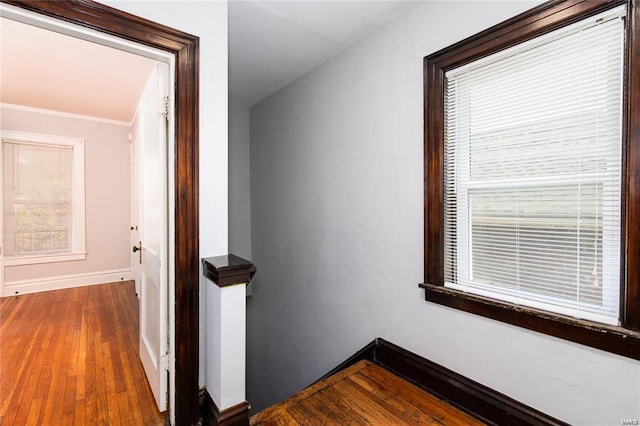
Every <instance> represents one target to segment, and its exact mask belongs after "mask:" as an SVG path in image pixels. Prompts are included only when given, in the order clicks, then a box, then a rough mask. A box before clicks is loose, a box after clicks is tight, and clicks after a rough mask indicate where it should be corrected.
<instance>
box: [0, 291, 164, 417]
mask: <svg viewBox="0 0 640 426" xmlns="http://www.w3.org/2000/svg"><path fill="white" fill-rule="evenodd" d="M0 424H2V425H7V426H9V425H40V424H46V425H57V424H80V425H82V424H98V425H128V424H135V425H163V424H165V420H164V415H162V414H160V413H159V412H158V410H157V408H156V405H155V402H154V400H153V395H152V394H151V390H150V389H149V386H148V384H147V381H146V378H145V374H144V371H143V369H142V365H141V363H140V360H139V357H138V299H137V297H136V296H135V293H134V283H133V282H132V281H126V282H117V283H111V284H103V285H94V286H87V287H78V288H73V289H67V290H59V291H52V292H44V293H35V294H28V295H23V296H16V297H6V298H3V299H0Z"/></svg>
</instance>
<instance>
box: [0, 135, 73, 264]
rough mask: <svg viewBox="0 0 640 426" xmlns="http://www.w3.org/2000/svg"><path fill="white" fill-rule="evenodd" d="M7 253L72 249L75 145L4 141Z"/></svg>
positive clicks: (5, 235)
mask: <svg viewBox="0 0 640 426" xmlns="http://www.w3.org/2000/svg"><path fill="white" fill-rule="evenodd" d="M3 157H4V165H3V179H4V184H3V191H4V194H3V200H4V247H5V254H6V255H8V256H11V255H25V254H35V253H60V252H67V251H71V249H72V230H73V226H72V225H73V224H72V219H73V214H72V213H73V211H72V207H73V206H72V200H73V197H72V172H73V149H72V148H71V147H69V146H55V145H41V144H37V143H20V142H11V141H3Z"/></svg>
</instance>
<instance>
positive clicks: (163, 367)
mask: <svg viewBox="0 0 640 426" xmlns="http://www.w3.org/2000/svg"><path fill="white" fill-rule="evenodd" d="M160 371H169V354H168V353H166V354H164V355H162V356H161V357H160Z"/></svg>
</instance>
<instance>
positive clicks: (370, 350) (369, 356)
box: [313, 339, 377, 384]
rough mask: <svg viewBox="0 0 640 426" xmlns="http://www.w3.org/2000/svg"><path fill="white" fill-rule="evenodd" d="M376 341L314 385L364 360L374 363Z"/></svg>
mask: <svg viewBox="0 0 640 426" xmlns="http://www.w3.org/2000/svg"><path fill="white" fill-rule="evenodd" d="M376 340H377V339H376ZM376 340H374V341H373V342H371V343H369V344H367V345H366V346H365V347H364V348H362V349H360V350H359V351H358V352H356V353H355V354H354V355H352V356H350V357H349V359H347V360H346V361H344V362H343V363H342V364H340V365H339V366H337V367H336V368H334V369H333V370H331V371H329V372H328V373H327V374H325V375H324V376H322V377H320V378H319V379H318V380H316V381H315V382H314V383H313V384H316V383H318V382H320V381H322V380H324V379H328V378H329V377H331V376H333V375H334V374H336V373H339V372H341V371H342V370H344V369H345V368H347V367H351V366H352V365H354V364H355V363H357V362H359V361H362V360H363V359H366V360H369V361H373V358H374V357H373V354H374V351H375V346H376Z"/></svg>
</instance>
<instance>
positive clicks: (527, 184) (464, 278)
mask: <svg viewBox="0 0 640 426" xmlns="http://www.w3.org/2000/svg"><path fill="white" fill-rule="evenodd" d="M624 12H625V9H624V8H616V9H613V10H610V11H608V12H606V14H601V15H598V16H596V17H592V18H589V19H588V20H585V21H582V22H578V23H576V24H573V25H571V26H569V27H566V28H563V29H561V30H558V31H556V32H553V33H549V34H547V35H545V36H543V37H540V38H537V39H534V40H531V41H528V42H526V43H523V44H521V45H518V46H515V47H513V48H510V49H508V50H505V51H502V52H499V53H497V54H494V55H492V56H489V57H486V58H483V59H481V60H478V61H476V62H473V63H470V64H467V65H464V66H462V67H460V68H457V69H453V70H451V71H448V72H447V73H446V93H445V147H444V185H445V199H444V215H445V225H444V227H445V229H444V231H445V232H444V233H445V237H444V239H445V285H446V286H449V287H452V288H456V289H459V290H463V291H468V292H472V293H475V294H479V295H483V296H489V297H492V298H498V299H501V300H504V301H508V302H512V303H517V304H522V305H527V306H531V307H535V308H540V309H545V310H550V311H553V312H557V313H560V314H565V315H571V316H575V317H578V318H585V319H591V320H595V321H600V322H605V323H609V324H617V323H618V311H619V292H620V286H619V276H620V210H621V205H620V202H621V201H620V194H621V105H622V70H623V44H624V18H623V15H624Z"/></svg>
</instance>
